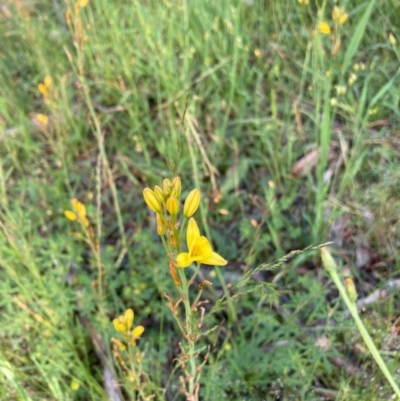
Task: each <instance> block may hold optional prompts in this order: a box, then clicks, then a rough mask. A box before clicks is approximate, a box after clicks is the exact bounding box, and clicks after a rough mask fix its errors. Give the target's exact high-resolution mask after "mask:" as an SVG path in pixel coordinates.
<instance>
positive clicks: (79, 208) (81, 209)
mask: <svg viewBox="0 0 400 401" xmlns="http://www.w3.org/2000/svg"><path fill="white" fill-rule="evenodd" d="M71 205H72V207H73V208H74V210H75V212H76V213H77V214H78V215H79V216H81V217H83V216H86V207H85V205H84V204H83V203H81V202H79V201H78V199H76V198H73V199H71Z"/></svg>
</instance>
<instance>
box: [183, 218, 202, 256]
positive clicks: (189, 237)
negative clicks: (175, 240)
mask: <svg viewBox="0 0 400 401" xmlns="http://www.w3.org/2000/svg"><path fill="white" fill-rule="evenodd" d="M198 237H200V230H199V227H198V225H197V223H196V220H195V219H194V218H193V217H192V218H190V220H189V223H188V228H187V231H186V242H187V247H188V249H189V250H190V247H191V244H192V243H193V241H194V240H195V239H196V238H198Z"/></svg>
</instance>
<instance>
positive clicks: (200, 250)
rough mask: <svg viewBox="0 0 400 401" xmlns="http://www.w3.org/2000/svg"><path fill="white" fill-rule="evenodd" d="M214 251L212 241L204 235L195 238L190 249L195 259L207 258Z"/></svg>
mask: <svg viewBox="0 0 400 401" xmlns="http://www.w3.org/2000/svg"><path fill="white" fill-rule="evenodd" d="M212 252H213V251H212V247H211V244H210V241H209V240H208V239H207V238H206V237H204V236H202V237H197V238H195V240H194V241H193V242H192V246H191V247H190V249H189V254H190V257H191V259H192V260H194V261H200V260H202V259H207V258H209V257H210V256H211V255H212Z"/></svg>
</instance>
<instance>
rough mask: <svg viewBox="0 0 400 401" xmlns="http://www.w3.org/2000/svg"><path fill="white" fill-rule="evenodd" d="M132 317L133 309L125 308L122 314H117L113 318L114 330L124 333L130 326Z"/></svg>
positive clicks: (133, 315)
mask: <svg viewBox="0 0 400 401" xmlns="http://www.w3.org/2000/svg"><path fill="white" fill-rule="evenodd" d="M134 317H135V314H134V313H133V310H132V309H127V310H126V311H125V313H124V314H123V315H121V316H118V317H117V318H116V319H114V320H113V325H114V328H115V330H117V331H119V332H120V333H126V332H127V331H128V330H129V329H130V328H131V326H132V324H133V318H134Z"/></svg>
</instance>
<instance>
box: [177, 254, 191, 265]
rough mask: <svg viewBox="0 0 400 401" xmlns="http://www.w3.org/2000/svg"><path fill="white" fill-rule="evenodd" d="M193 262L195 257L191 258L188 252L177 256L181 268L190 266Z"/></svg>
mask: <svg viewBox="0 0 400 401" xmlns="http://www.w3.org/2000/svg"><path fill="white" fill-rule="evenodd" d="M192 263H193V259H191V258H190V256H189V253H188V252H183V253H180V254H179V255H178V256H177V257H176V265H177V267H181V268H184V267H188V266H190V265H191V264H192Z"/></svg>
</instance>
